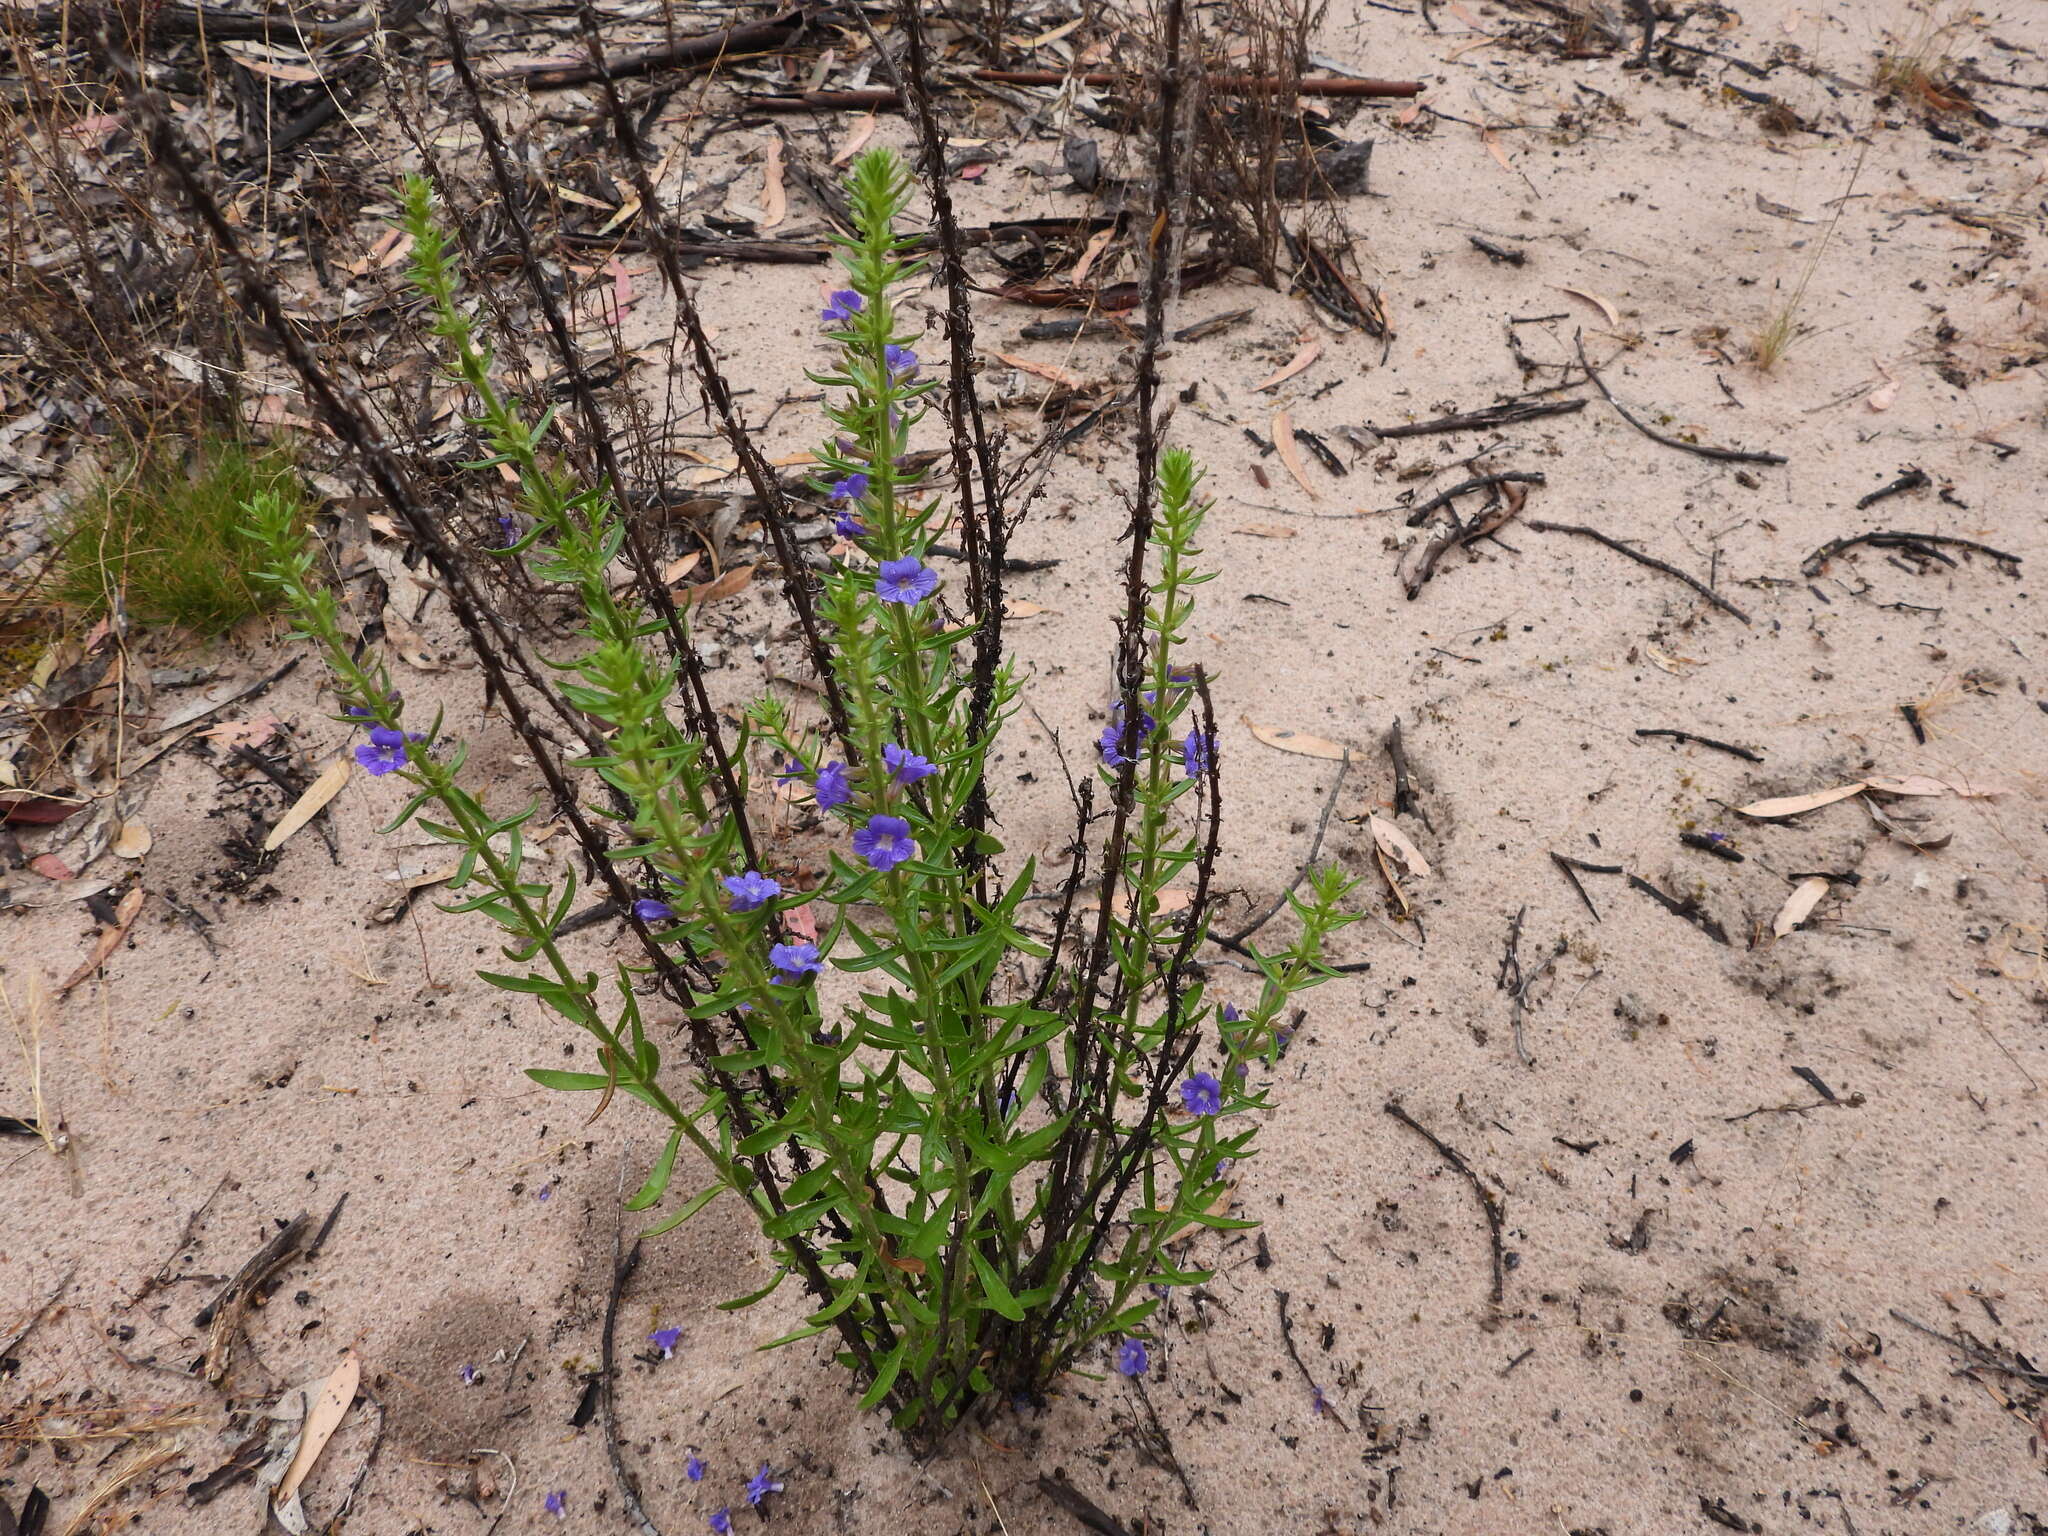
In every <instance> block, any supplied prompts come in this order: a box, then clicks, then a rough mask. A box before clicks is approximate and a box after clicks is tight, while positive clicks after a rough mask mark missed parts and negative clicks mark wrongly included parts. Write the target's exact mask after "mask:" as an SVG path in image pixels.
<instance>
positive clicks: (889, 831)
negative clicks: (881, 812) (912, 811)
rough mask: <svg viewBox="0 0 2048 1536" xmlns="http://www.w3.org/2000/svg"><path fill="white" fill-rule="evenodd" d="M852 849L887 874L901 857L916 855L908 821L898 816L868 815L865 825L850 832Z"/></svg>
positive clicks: (870, 866)
mask: <svg viewBox="0 0 2048 1536" xmlns="http://www.w3.org/2000/svg"><path fill="white" fill-rule="evenodd" d="M853 851H854V852H855V853H857V854H859V855H860V856H861V857H862V858H864V859H866V860H867V861H868V867H869V868H870V869H878V870H880V871H881V872H882V873H883V874H885V875H886V874H887V873H888V872H889V871H890V870H892V869H894V868H895V867H896V866H897V865H898V864H901V863H902V862H903V861H904V860H905V859H913V858H916V857H917V844H916V843H914V842H913V841H911V837H910V823H909V822H907V821H905V820H904V819H903V818H902V817H901V816H870V817H869V818H868V824H867V825H866V826H864V827H862V828H861V829H860V830H859V831H858V832H856V833H854V834H853Z"/></svg>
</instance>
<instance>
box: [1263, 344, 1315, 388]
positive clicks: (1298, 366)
mask: <svg viewBox="0 0 2048 1536" xmlns="http://www.w3.org/2000/svg"><path fill="white" fill-rule="evenodd" d="M1322 355H1323V344H1322V343H1321V342H1320V341H1317V340H1315V339H1314V338H1312V337H1308V336H1304V337H1303V338H1302V340H1301V347H1300V350H1298V351H1297V352H1296V353H1295V354H1294V356H1292V357H1290V358H1289V359H1288V360H1287V363H1286V366H1284V367H1283V368H1281V369H1280V370H1279V372H1277V373H1275V374H1273V375H1272V376H1271V377H1270V378H1265V379H1261V380H1260V381H1259V382H1258V383H1256V384H1254V385H1253V386H1252V393H1253V394H1255V395H1256V394H1261V393H1263V392H1264V391H1266V390H1269V389H1278V388H1279V387H1280V386H1281V385H1282V384H1285V383H1286V382H1287V381H1288V380H1289V379H1291V378H1293V377H1294V376H1295V375H1296V374H1297V373H1299V372H1301V370H1302V369H1304V368H1306V367H1307V366H1308V365H1309V364H1310V363H1313V362H1314V361H1315V360H1316V359H1317V358H1319V357H1321V356H1322Z"/></svg>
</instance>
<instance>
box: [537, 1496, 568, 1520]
mask: <svg viewBox="0 0 2048 1536" xmlns="http://www.w3.org/2000/svg"><path fill="white" fill-rule="evenodd" d="M541 1508H543V1509H545V1510H546V1511H547V1512H548V1513H549V1514H551V1515H553V1516H554V1517H555V1518H556V1519H557V1520H566V1519H568V1518H569V1490H568V1489H566V1488H557V1489H556V1490H555V1491H554V1492H553V1493H551V1494H549V1495H548V1496H547V1498H546V1499H545V1500H543V1501H542V1503H541Z"/></svg>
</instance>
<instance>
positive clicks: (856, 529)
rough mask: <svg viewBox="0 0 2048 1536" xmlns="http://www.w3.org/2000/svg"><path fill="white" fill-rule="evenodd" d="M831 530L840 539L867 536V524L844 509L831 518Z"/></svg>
mask: <svg viewBox="0 0 2048 1536" xmlns="http://www.w3.org/2000/svg"><path fill="white" fill-rule="evenodd" d="M832 531H833V532H834V533H836V534H838V535H839V537H841V538H842V539H864V538H866V537H867V536H868V525H867V524H866V523H864V522H862V521H861V520H860V519H859V518H857V517H855V516H854V515H853V513H852V512H851V511H846V512H842V513H840V514H839V515H838V516H837V517H835V518H833V519H832Z"/></svg>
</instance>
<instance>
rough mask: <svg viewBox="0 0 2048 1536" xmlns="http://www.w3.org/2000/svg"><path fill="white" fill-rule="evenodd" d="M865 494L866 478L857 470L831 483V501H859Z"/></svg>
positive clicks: (866, 490)
mask: <svg viewBox="0 0 2048 1536" xmlns="http://www.w3.org/2000/svg"><path fill="white" fill-rule="evenodd" d="M867 493H868V477H867V476H866V475H864V474H862V473H861V472H860V471H859V470H855V471H854V472H853V473H852V474H850V475H842V476H840V477H839V478H838V479H837V480H834V481H833V482H832V499H833V500H834V501H859V500H860V499H861V497H863V496H865V495H867Z"/></svg>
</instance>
